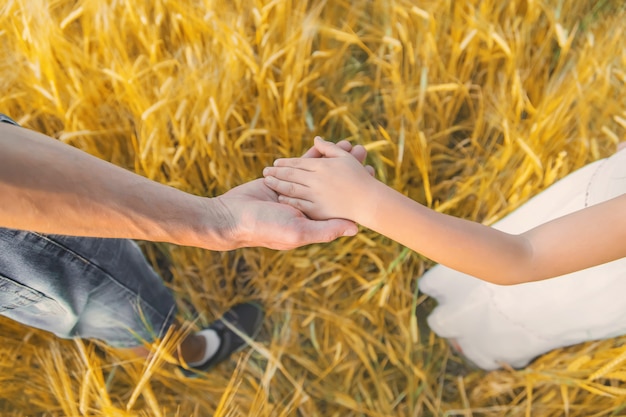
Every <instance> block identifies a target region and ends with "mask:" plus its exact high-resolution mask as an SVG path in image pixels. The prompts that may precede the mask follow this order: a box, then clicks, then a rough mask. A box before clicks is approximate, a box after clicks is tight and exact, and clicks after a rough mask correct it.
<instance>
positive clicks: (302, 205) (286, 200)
mask: <svg viewBox="0 0 626 417" xmlns="http://www.w3.org/2000/svg"><path fill="white" fill-rule="evenodd" d="M278 201H279V202H280V203H283V204H287V205H290V206H291V207H293V208H295V209H298V210H300V211H301V212H303V213H304V214H308V213H309V212H310V211H311V209H312V208H313V203H311V202H310V201H308V200H303V199H301V198H295V197H289V196H286V195H282V194H281V195H279V196H278Z"/></svg>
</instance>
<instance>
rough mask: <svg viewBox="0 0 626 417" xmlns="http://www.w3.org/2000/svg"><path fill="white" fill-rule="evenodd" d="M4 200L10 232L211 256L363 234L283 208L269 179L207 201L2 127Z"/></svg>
mask: <svg viewBox="0 0 626 417" xmlns="http://www.w3.org/2000/svg"><path fill="white" fill-rule="evenodd" d="M344 148H345V149H346V150H348V151H354V152H355V153H356V155H357V156H358V157H359V158H360V159H361V160H362V159H363V158H364V157H365V155H364V149H352V147H351V146H350V145H349V144H347V145H346V144H345V143H344ZM355 161H356V159H355ZM0 198H1V199H2V203H1V204H0V226H2V227H8V228H15V229H23V230H31V231H36V232H41V233H52V234H65V235H73V236H93V237H110V238H131V239H140V240H150V241H158V242H170V243H175V244H179V245H186V246H197V247H202V248H206V249H211V250H230V249H234V248H238V247H245V246H265V247H269V248H273V249H290V248H294V247H297V246H301V245H305V244H309V243H315V242H327V241H331V240H333V239H335V238H337V237H339V236H347V235H354V234H355V233H356V232H357V228H356V225H355V224H354V223H353V222H351V221H347V220H339V219H331V220H323V221H315V220H311V219H309V218H307V217H306V216H304V215H303V214H302V213H301V212H300V211H298V210H296V209H294V208H293V207H289V206H286V205H283V204H279V203H278V197H277V194H276V193H275V192H274V191H272V190H271V189H269V188H268V187H267V186H266V185H265V184H264V183H263V181H262V180H261V179H259V180H256V181H251V182H249V183H246V184H243V185H241V186H239V187H235V188H233V189H232V190H230V191H228V192H227V193H225V194H223V195H221V196H219V197H215V198H205V197H200V196H196V195H192V194H188V193H185V192H183V191H180V190H177V189H175V188H172V187H168V186H166V185H163V184H159V183H157V182H155V181H151V180H149V179H147V178H144V177H142V176H140V175H136V174H134V173H132V172H130V171H127V170H124V169H122V168H120V167H117V166H115V165H113V164H110V163H108V162H106V161H103V160H100V159H98V158H96V157H94V156H91V155H89V154H87V153H85V152H82V151H80V150H78V149H76V148H73V147H71V146H68V145H65V144H63V143H62V142H59V141H56V140H54V139H52V138H50V137H47V136H45V135H42V134H40V133H37V132H35V131H32V130H28V129H23V128H20V127H17V126H13V125H10V124H8V123H0Z"/></svg>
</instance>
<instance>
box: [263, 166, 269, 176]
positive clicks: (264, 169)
mask: <svg viewBox="0 0 626 417" xmlns="http://www.w3.org/2000/svg"><path fill="white" fill-rule="evenodd" d="M268 171H269V168H267V167H265V168H263V176H266V175H267V173H268Z"/></svg>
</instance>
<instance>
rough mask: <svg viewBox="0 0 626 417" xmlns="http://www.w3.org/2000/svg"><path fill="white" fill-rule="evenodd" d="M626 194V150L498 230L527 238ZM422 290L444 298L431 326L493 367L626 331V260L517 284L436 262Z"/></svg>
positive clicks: (558, 186)
mask: <svg viewBox="0 0 626 417" xmlns="http://www.w3.org/2000/svg"><path fill="white" fill-rule="evenodd" d="M625 192H626V150H622V151H620V152H618V153H616V154H614V155H613V156H611V157H610V158H607V159H604V160H600V161H596V162H594V163H592V164H590V165H587V166H585V167H583V168H581V169H579V170H578V171H576V172H574V173H572V174H570V175H569V176H567V177H566V178H564V179H562V180H561V181H559V182H557V183H555V184H554V185H552V186H551V187H550V188H548V189H546V190H545V191H543V192H542V193H541V194H539V195H537V196H535V197H534V198H532V199H531V200H529V201H528V202H527V203H525V204H524V205H523V206H521V207H519V208H518V209H517V210H516V211H514V212H513V213H511V214H510V215H508V216H507V217H505V218H504V219H502V220H501V221H499V222H498V223H496V224H494V226H493V227H494V228H496V229H499V230H503V231H506V232H509V233H521V232H524V231H526V230H529V229H531V228H533V227H535V226H538V225H539V224H542V223H545V222H546V221H549V220H552V219H554V218H557V217H561V216H563V215H566V214H569V213H571V212H573V211H576V210H580V209H582V208H584V207H587V206H590V205H593V204H597V203H599V202H602V201H606V200H608V199H611V198H613V197H617V196H619V195H621V194H623V193H625ZM624 214H625V215H626V213H624ZM624 244H625V245H626V242H624ZM419 288H420V290H421V291H422V292H424V293H426V294H428V295H430V296H431V297H434V298H435V299H437V301H438V306H437V307H436V308H435V310H434V311H433V312H432V314H431V315H430V316H429V317H428V324H429V325H430V327H431V329H432V330H433V331H435V333H437V334H438V335H439V336H441V337H445V338H449V339H451V341H452V343H453V344H454V345H456V346H457V347H459V348H460V349H461V351H462V353H463V355H464V356H466V357H467V358H468V359H469V360H470V361H472V362H473V363H474V364H476V365H477V366H479V367H481V368H483V369H486V370H492V369H496V368H499V367H500V364H502V363H506V364H508V365H510V366H512V367H523V366H525V365H527V364H528V362H530V361H531V360H532V359H533V358H535V357H536V356H538V355H540V354H542V353H545V352H547V351H549V350H551V349H555V348H557V347H562V346H568V345H572V344H576V343H580V342H583V341H587V340H595V339H603V338H608V337H614V336H618V335H622V334H626V301H625V299H626V297H625V296H626V258H622V259H619V260H617V261H613V262H610V263H607V264H604V265H600V266H597V267H593V268H589V269H586V270H583V271H579V272H575V273H572V274H567V275H563V276H561V277H557V278H553V279H549V280H545V281H539V282H532V283H526V284H521V285H515V286H499V285H495V284H490V283H487V282H484V281H481V280H479V279H476V278H474V277H472V276H469V275H466V274H463V273H460V272H457V271H454V270H452V269H450V268H447V267H445V266H442V265H437V266H436V267H434V268H432V269H431V270H430V271H428V272H427V273H426V274H425V275H424V276H423V277H422V278H421V279H420V281H419Z"/></svg>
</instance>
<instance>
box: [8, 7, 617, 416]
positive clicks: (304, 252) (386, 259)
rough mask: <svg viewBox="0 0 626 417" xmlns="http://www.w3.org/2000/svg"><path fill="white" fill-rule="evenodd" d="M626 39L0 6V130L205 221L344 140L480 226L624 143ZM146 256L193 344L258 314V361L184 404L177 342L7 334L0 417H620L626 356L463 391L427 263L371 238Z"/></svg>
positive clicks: (186, 10)
mask: <svg viewBox="0 0 626 417" xmlns="http://www.w3.org/2000/svg"><path fill="white" fill-rule="evenodd" d="M625 38H626V8H625V7H624V6H623V2H621V1H614V0H580V1H574V0H545V1H536V0H512V1H510V2H500V1H495V0H482V1H479V0H462V1H451V0H440V1H436V0H414V1H409V0H352V1H345V0H337V1H332V0H327V1H325V0H311V1H304V0H303V1H293V0H181V1H173V0H152V1H145V0H134V1H129V0H49V1H41V0H4V1H3V2H2V3H1V4H0V54H1V55H0V112H2V113H6V114H8V115H10V116H12V117H13V118H15V119H16V120H17V121H18V122H19V123H21V124H22V125H23V126H25V127H27V128H30V129H34V130H37V131H40V132H42V133H45V134H48V135H50V136H52V137H54V138H56V139H58V140H60V141H63V142H65V143H68V144H70V145H72V146H76V147H78V148H80V149H82V150H84V151H86V152H89V153H91V154H93V155H95V156H97V157H99V158H102V159H105V160H108V161H111V162H113V163H115V164H117V165H119V166H122V167H124V168H126V169H129V170H132V171H134V172H137V173H138V174H140V175H143V176H146V177H148V178H151V179H153V180H155V181H158V182H161V183H164V184H168V185H170V186H173V187H176V188H179V189H182V190H185V191H187V192H191V193H194V194H198V195H203V196H209V197H210V196H216V195H219V194H221V193H223V192H225V191H227V190H228V189H230V188H231V187H233V186H236V185H238V184H241V183H243V182H246V181H248V180H251V179H254V178H257V177H259V176H260V175H261V171H262V169H263V167H265V166H267V165H270V164H271V163H272V161H273V160H274V159H276V158H279V157H287V156H295V155H301V154H302V153H304V151H305V150H306V149H307V148H308V147H309V146H311V144H312V139H313V137H314V136H315V135H320V136H323V137H324V138H326V139H330V140H333V141H337V140H340V139H348V140H350V141H352V142H353V143H359V144H363V145H364V146H365V147H366V148H367V149H368V151H369V156H368V160H367V162H368V163H369V164H371V165H372V166H373V167H374V168H375V171H376V175H377V177H378V178H379V179H380V180H381V181H384V182H385V183H387V184H389V185H390V186H391V187H393V188H395V189H397V190H398V191H400V192H402V193H404V194H406V195H408V196H410V197H411V198H413V199H415V200H417V201H420V202H422V203H424V204H426V205H428V206H430V207H432V208H434V209H436V210H439V211H441V212H445V213H449V214H453V215H456V216H460V217H463V218H467V219H472V220H476V221H479V222H483V223H485V224H491V223H493V222H494V221H496V220H498V219H500V218H501V217H503V216H504V215H505V214H507V213H509V212H510V211H511V210H513V209H515V208H516V207H517V206H519V205H520V204H521V203H523V202H524V201H526V200H527V199H528V198H529V197H531V196H533V195H535V194H536V193H537V192H539V191H540V190H542V189H544V188H545V187H547V186H548V185H550V184H552V183H553V182H554V181H556V180H558V179H559V178H562V177H563V176H565V175H567V174H568V173H569V172H571V171H573V170H575V169H577V168H579V167H581V166H583V165H584V164H586V163H588V162H591V161H593V160H596V159H598V158H601V157H604V156H607V155H609V154H610V153H612V152H614V150H615V148H616V145H617V144H618V143H619V142H620V141H623V140H625V139H626V47H624V39H625ZM142 247H143V249H144V250H145V252H146V254H147V256H148V258H149V259H150V260H151V262H153V264H154V265H155V268H157V270H158V271H159V272H160V273H161V275H162V276H163V277H164V279H166V280H167V285H168V286H170V287H171V289H172V290H173V291H174V292H175V294H176V299H177V303H178V305H179V307H180V318H181V319H183V320H187V321H188V322H189V323H192V322H193V325H201V324H203V323H207V322H210V321H211V320H213V319H214V318H216V317H217V316H219V315H220V314H221V313H222V312H224V311H225V310H226V309H227V308H228V307H229V306H231V305H232V304H234V303H236V302H240V301H245V300H250V299H257V300H260V301H261V302H262V304H263V305H264V306H265V308H266V311H267V318H266V320H265V323H264V328H263V331H262V332H261V334H260V336H259V337H258V339H257V341H256V342H255V344H254V346H253V347H252V348H251V349H248V350H245V351H244V352H243V353H240V354H237V355H235V356H234V357H233V359H232V361H230V362H227V363H224V364H223V365H220V366H218V367H217V368H216V369H214V370H213V371H211V372H210V373H209V374H207V376H206V377H205V378H198V379H192V380H190V379H184V378H182V377H180V376H179V375H178V374H177V372H176V368H175V367H174V366H173V365H171V364H170V363H168V360H167V357H166V355H162V354H160V353H159V352H161V351H162V350H163V348H164V347H165V346H166V345H167V344H168V343H173V342H174V341H173V339H172V338H166V340H164V341H163V342H162V344H159V345H155V347H154V349H155V354H154V355H152V356H151V357H150V358H149V359H148V360H140V359H136V358H133V357H131V356H128V355H126V354H124V353H122V352H117V351H114V350H112V349H109V348H107V347H106V346H102V345H100V344H97V343H92V342H87V341H67V340H59V339H56V338H55V337H53V336H51V335H49V334H47V333H45V332H41V331H36V330H33V329H29V328H25V327H23V326H20V325H19V324H16V323H14V322H11V321H9V320H7V319H1V320H0V381H1V383H0V415H2V416H35V415H37V416H38V415H41V416H83V415H84V416H181V417H182V416H222V417H235V416H277V417H278V416H281V417H282V416H285V417H287V416H299V417H309V416H328V417H335V416H337V417H343V416H367V417H379V416H407V417H408V416H619V415H626V406H625V405H624V404H626V345H625V344H624V342H626V338H624V337H622V338H617V339H612V340H605V341H597V342H589V343H586V344H581V345H577V346H572V347H569V348H565V349H559V350H556V351H553V352H550V353H548V354H546V355H544V356H542V357H540V358H538V359H537V360H536V361H534V362H533V363H532V364H531V365H530V366H528V367H527V368H526V369H520V370H513V369H505V370H501V371H495V372H489V373H486V372H483V371H477V370H473V369H470V368H468V367H466V366H464V364H463V362H462V360H461V359H460V358H458V357H457V356H455V355H454V354H453V353H452V352H451V351H450V349H449V348H448V346H447V344H446V342H445V340H442V339H440V338H438V337H437V336H436V335H434V334H432V333H431V332H430V331H429V330H428V328H427V327H426V326H425V321H424V319H425V317H426V315H427V313H428V311H429V310H430V309H432V307H433V306H434V303H433V301H432V300H430V299H428V298H427V297H426V296H424V295H422V294H420V293H419V291H418V290H417V285H416V283H417V280H418V279H419V277H420V276H421V275H422V274H423V272H424V271H425V270H426V269H428V268H429V267H431V266H432V262H431V261H429V260H428V259H425V258H423V257H421V256H420V255H419V254H416V253H413V252H411V251H408V250H406V249H405V248H403V247H402V246H400V245H398V244H396V243H394V242H392V241H390V240H389V239H386V238H384V237H382V236H380V235H377V234H376V233H374V232H371V231H369V230H365V229H363V230H361V232H360V233H359V235H357V236H356V237H353V238H342V239H339V240H337V241H335V242H333V243H330V244H323V245H310V246H306V247H303V248H300V249H296V250H291V251H284V252H279V251H272V250H268V249H260V248H247V249H241V250H236V251H231V252H223V253H218V252H208V251H204V250H200V249H195V248H188V247H176V246H173V245H166V244H157V243H145V242H144V243H142ZM581 308H584V306H581ZM196 313H197V314H199V316H197V314H196ZM171 336H172V337H175V336H176V335H171Z"/></svg>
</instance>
